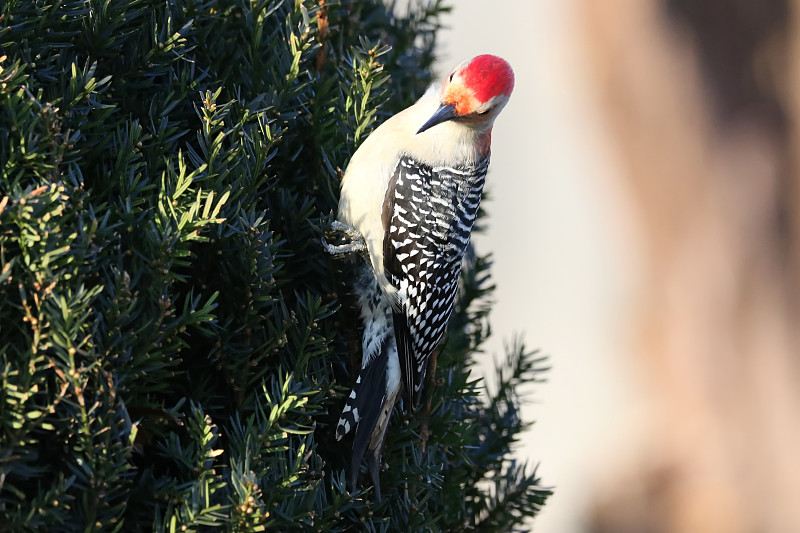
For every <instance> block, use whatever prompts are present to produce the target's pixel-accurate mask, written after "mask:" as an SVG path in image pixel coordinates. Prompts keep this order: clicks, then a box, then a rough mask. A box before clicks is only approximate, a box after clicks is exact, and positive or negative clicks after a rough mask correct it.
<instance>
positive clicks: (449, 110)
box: [417, 104, 458, 135]
mask: <svg viewBox="0 0 800 533" xmlns="http://www.w3.org/2000/svg"><path fill="white" fill-rule="evenodd" d="M457 116H458V115H457V114H456V106H455V105H453V104H450V105H441V106H439V109H437V110H436V113H434V114H433V116H432V117H431V118H429V119H428V122H426V123H425V124H423V125H422V127H421V128H420V129H419V131H418V132H417V134H418V135H419V134H420V133H422V132H423V131H425V130H427V129H430V128H432V127H434V126H435V125H437V124H441V123H442V122H445V121H448V120H450V119H453V118H455V117H457Z"/></svg>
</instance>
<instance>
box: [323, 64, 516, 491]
mask: <svg viewBox="0 0 800 533" xmlns="http://www.w3.org/2000/svg"><path fill="white" fill-rule="evenodd" d="M513 89H514V71H513V70H512V68H511V66H510V65H509V63H508V62H507V61H505V60H504V59H502V58H500V57H497V56H494V55H489V54H483V55H479V56H476V57H473V58H472V59H469V60H467V61H464V62H462V63H460V64H459V65H457V66H456V67H455V68H454V69H453V70H452V71H451V72H450V73H449V74H448V75H447V76H446V77H445V78H444V80H443V82H442V83H441V84H434V85H432V86H431V87H430V88H429V89H428V90H427V91H426V92H425V94H423V96H422V97H421V98H420V99H419V100H418V101H417V102H416V103H414V104H413V105H411V106H410V107H408V108H406V109H404V110H403V111H400V112H399V113H397V114H396V115H394V116H392V117H391V118H389V119H387V120H386V121H385V122H384V123H383V124H381V125H380V126H378V127H377V128H376V129H375V130H374V131H373V132H372V133H371V134H370V135H369V136H368V137H367V138H366V140H365V141H364V142H363V143H362V144H361V146H360V147H359V148H358V149H357V150H356V151H355V153H354V154H353V156H352V157H351V159H350V162H349V164H348V165H347V167H346V169H345V173H344V176H343V178H342V183H341V194H340V200H339V209H338V213H337V216H336V219H335V220H334V221H333V223H332V224H331V226H330V229H331V230H332V231H334V232H338V233H341V234H342V235H344V237H345V239H346V242H345V244H339V245H331V244H328V243H327V242H326V241H325V239H324V237H323V245H324V246H325V249H326V250H327V251H328V252H329V253H331V254H335V255H341V254H349V253H352V252H359V253H360V254H361V255H362V256H363V257H364V258H365V261H364V263H363V265H362V266H361V268H360V270H359V271H358V274H357V279H356V281H355V283H354V291H355V294H356V296H357V300H358V304H359V307H360V310H361V320H362V321H363V323H364V330H363V338H362V363H361V370H360V372H359V376H358V378H357V379H356V382H355V385H354V387H353V389H352V392H351V393H350V395H349V397H348V398H347V401H346V403H345V406H344V409H343V410H342V414H341V417H340V419H339V421H338V424H337V427H336V438H337V440H341V439H342V438H344V436H345V435H346V434H348V433H349V432H350V431H352V430H353V429H355V435H354V438H353V454H352V462H351V473H350V486H351V491H352V490H355V486H356V483H357V479H358V474H359V472H360V465H361V460H362V458H363V456H364V454H365V452H369V453H367V463H368V467H369V470H370V473H371V476H372V482H373V487H374V490H375V496H376V499H377V500H378V501H380V499H381V490H380V475H379V472H380V465H381V452H382V448H383V442H384V439H385V436H386V430H387V428H388V425H389V420H390V418H391V414H392V411H393V408H394V406H395V403H396V402H397V398H398V396H400V394H401V393H402V398H403V407H404V409H407V410H408V411H410V412H412V413H413V412H414V411H416V408H417V405H418V403H419V401H420V398H421V396H422V392H423V387H424V383H425V376H426V372H427V366H428V361H429V359H430V357H431V355H432V353H433V352H434V350H435V349H436V347H437V345H438V344H439V342H440V341H441V339H442V337H443V336H444V333H445V330H446V327H447V322H448V320H449V318H450V315H451V313H452V311H453V306H454V303H455V296H456V291H457V289H458V283H459V278H460V274H461V265H462V259H463V257H464V253H465V251H466V250H467V247H468V245H469V241H470V236H471V232H472V227H473V225H474V223H475V219H476V217H477V214H478V208H479V205H480V201H481V196H482V192H483V187H484V182H485V178H486V173H487V170H488V167H489V157H490V148H491V139H492V128H493V125H494V121H495V119H496V118H497V116H498V115H499V114H500V112H501V111H502V110H503V108H504V107H505V106H506V104H507V103H508V101H509V98H510V96H511V92H512V91H513Z"/></svg>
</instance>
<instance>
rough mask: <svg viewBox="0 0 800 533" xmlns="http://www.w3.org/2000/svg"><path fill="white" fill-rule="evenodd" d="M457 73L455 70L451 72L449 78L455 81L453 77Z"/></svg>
mask: <svg viewBox="0 0 800 533" xmlns="http://www.w3.org/2000/svg"><path fill="white" fill-rule="evenodd" d="M455 75H456V73H455V72H451V73H450V80H449V81H453V78H454V77H455Z"/></svg>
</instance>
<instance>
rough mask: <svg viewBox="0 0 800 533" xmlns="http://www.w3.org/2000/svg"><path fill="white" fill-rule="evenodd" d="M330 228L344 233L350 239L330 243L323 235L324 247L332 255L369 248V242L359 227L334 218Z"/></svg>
mask: <svg viewBox="0 0 800 533" xmlns="http://www.w3.org/2000/svg"><path fill="white" fill-rule="evenodd" d="M330 230H331V231H333V232H337V233H342V234H344V235H345V237H347V238H348V239H350V242H348V243H345V244H328V241H326V240H325V237H324V236H323V237H322V247H323V248H325V251H326V252H328V253H329V254H331V255H342V254H348V253H350V252H362V251H364V250H366V249H367V243H366V241H364V237H363V236H362V235H361V233H359V232H358V230H357V229H355V228H351V227H350V226H348V225H347V224H344V223H342V222H339V221H338V220H334V221H333V222H332V223H331V227H330Z"/></svg>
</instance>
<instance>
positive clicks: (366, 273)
mask: <svg viewBox="0 0 800 533" xmlns="http://www.w3.org/2000/svg"><path fill="white" fill-rule="evenodd" d="M355 289H356V294H357V295H358V300H359V306H360V307H361V318H362V320H363V322H364V337H363V342H362V348H363V356H362V360H361V371H360V372H359V375H358V379H356V384H355V386H354V387H353V391H352V392H351V393H350V397H349V398H348V399H347V403H346V404H345V407H344V409H343V410H342V415H341V417H340V418H339V423H338V424H337V425H336V439H337V440H341V439H342V438H343V437H344V436H345V435H347V433H349V432H350V431H351V430H352V429H353V428H355V436H354V438H353V458H352V462H351V467H350V468H351V472H350V484H351V490H354V489H355V484H356V481H357V480H358V471H359V468H360V466H361V459H362V457H363V456H364V453H365V452H366V451H367V450H369V454H368V455H367V463H368V465H369V469H370V473H371V475H372V481H373V485H374V487H375V496H376V498H377V499H378V500H380V498H381V489H380V479H379V473H380V462H381V460H380V459H381V449H382V448H383V440H384V437H385V436H386V428H387V427H388V425H389V418H390V415H391V413H392V409H393V407H394V404H395V401H396V400H397V395H398V392H399V390H400V362H399V359H398V357H397V344H396V343H395V338H394V325H393V318H392V308H391V304H390V303H389V302H388V301H387V300H386V298H385V297H384V295H383V294H382V292H381V289H380V286H379V285H378V282H377V280H376V279H375V275H374V274H373V271H372V268H371V267H370V266H369V265H364V266H363V270H362V272H361V274H360V276H359V279H358V282H357V283H356V287H355Z"/></svg>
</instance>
